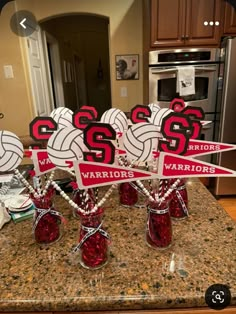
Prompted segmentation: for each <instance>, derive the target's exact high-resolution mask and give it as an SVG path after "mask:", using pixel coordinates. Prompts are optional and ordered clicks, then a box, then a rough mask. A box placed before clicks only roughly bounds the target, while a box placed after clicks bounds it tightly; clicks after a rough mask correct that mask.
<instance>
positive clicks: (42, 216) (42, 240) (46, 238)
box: [33, 195, 63, 245]
mask: <svg viewBox="0 0 236 314" xmlns="http://www.w3.org/2000/svg"><path fill="white" fill-rule="evenodd" d="M33 202H34V205H35V214H34V219H33V235H34V239H35V241H36V242H37V243H38V244H41V245H49V244H52V243H54V242H57V241H58V240H59V239H60V238H61V236H62V234H63V223H62V215H61V214H60V213H59V212H58V211H57V210H56V208H55V207H54V206H53V203H52V199H51V197H49V196H48V195H46V196H44V197H40V198H34V199H33Z"/></svg>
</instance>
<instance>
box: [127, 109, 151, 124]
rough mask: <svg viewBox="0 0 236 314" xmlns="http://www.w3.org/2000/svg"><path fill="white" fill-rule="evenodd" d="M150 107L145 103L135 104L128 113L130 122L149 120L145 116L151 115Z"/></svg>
mask: <svg viewBox="0 0 236 314" xmlns="http://www.w3.org/2000/svg"><path fill="white" fill-rule="evenodd" d="M151 114H152V112H151V109H150V108H149V107H148V106H145V105H136V106H135V107H133V108H132V110H131V113H130V120H131V121H132V123H134V124H135V123H139V122H149V121H148V119H147V118H150V117H151Z"/></svg>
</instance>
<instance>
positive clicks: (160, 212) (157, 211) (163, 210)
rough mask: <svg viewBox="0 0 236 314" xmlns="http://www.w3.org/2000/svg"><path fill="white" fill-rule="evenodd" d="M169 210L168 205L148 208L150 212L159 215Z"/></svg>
mask: <svg viewBox="0 0 236 314" xmlns="http://www.w3.org/2000/svg"><path fill="white" fill-rule="evenodd" d="M168 211H169V208H168V207H166V208H164V209H154V208H150V207H149V208H148V213H149V214H150V213H153V214H157V215H162V214H166V213H168Z"/></svg>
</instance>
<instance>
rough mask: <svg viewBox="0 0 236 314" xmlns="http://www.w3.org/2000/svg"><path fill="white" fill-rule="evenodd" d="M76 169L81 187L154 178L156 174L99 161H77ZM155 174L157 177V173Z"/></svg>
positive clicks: (75, 163)
mask: <svg viewBox="0 0 236 314" xmlns="http://www.w3.org/2000/svg"><path fill="white" fill-rule="evenodd" d="M74 169H75V174H76V178H77V183H78V186H79V188H80V189H85V188H89V187H96V186H102V185H109V184H114V183H121V182H129V181H136V180H146V179H150V178H152V177H153V175H154V174H153V173H151V172H148V171H143V170H137V169H133V168H127V167H121V166H115V165H108V164H103V163H98V162H83V161H81V162H80V161H75V162H74ZM154 176H155V177H157V175H156V174H155V175H154Z"/></svg>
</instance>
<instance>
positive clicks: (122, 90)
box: [120, 87, 128, 97]
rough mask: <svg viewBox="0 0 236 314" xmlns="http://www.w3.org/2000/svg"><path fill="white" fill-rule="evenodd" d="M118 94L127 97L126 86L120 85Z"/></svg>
mask: <svg viewBox="0 0 236 314" xmlns="http://www.w3.org/2000/svg"><path fill="white" fill-rule="evenodd" d="M120 96H121V97H127V96H128V92H127V87H121V88H120Z"/></svg>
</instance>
